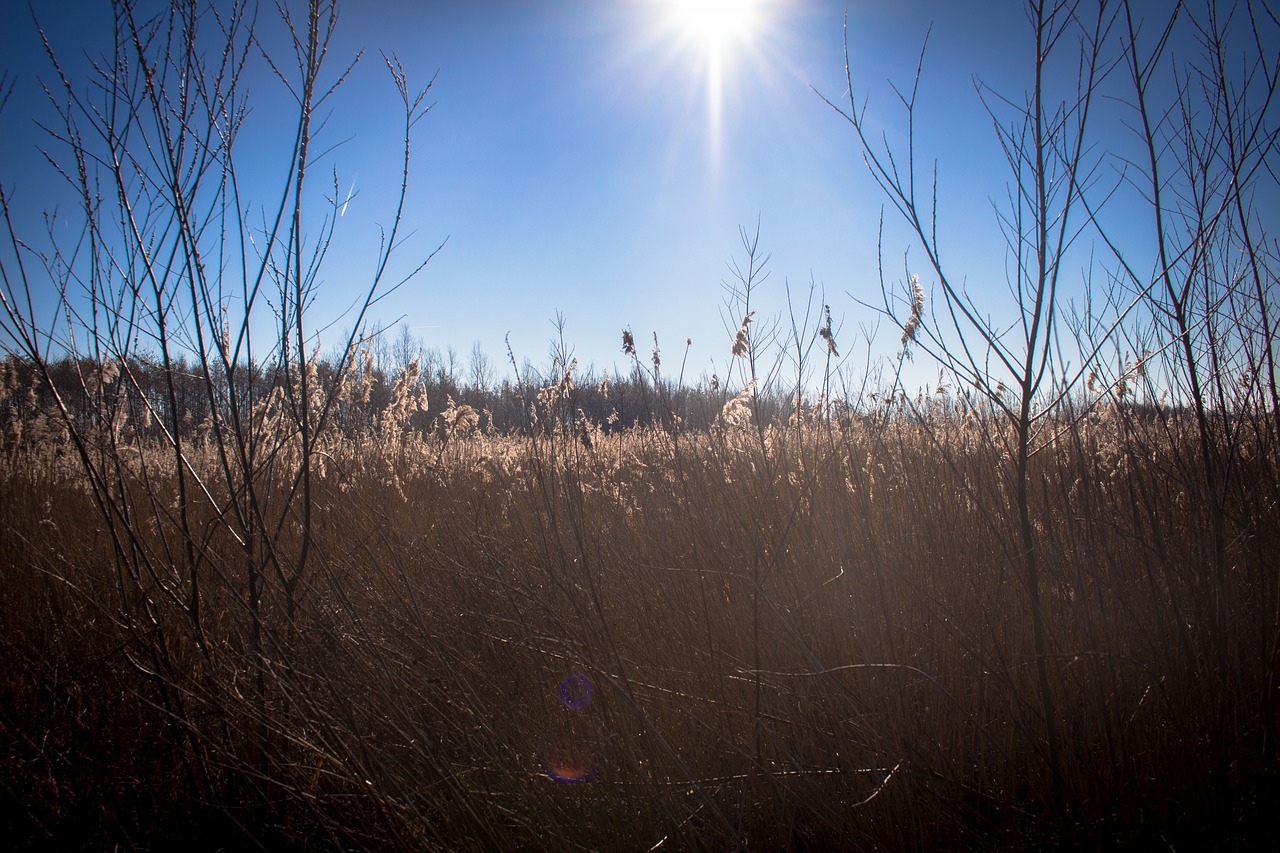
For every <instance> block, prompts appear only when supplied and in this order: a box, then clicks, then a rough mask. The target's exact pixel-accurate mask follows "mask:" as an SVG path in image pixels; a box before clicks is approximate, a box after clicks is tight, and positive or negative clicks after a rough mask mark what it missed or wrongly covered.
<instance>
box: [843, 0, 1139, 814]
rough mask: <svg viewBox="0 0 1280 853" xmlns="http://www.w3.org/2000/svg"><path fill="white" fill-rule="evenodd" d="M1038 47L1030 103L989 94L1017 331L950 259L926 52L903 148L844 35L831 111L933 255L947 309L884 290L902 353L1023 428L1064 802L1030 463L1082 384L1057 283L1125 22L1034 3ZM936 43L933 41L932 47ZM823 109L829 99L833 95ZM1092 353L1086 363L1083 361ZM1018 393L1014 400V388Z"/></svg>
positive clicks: (907, 105) (1050, 711) (906, 94)
mask: <svg viewBox="0 0 1280 853" xmlns="http://www.w3.org/2000/svg"><path fill="white" fill-rule="evenodd" d="M1026 11H1027V18H1028V20H1029V22H1030V26H1031V37H1032V39H1033V41H1034V53H1033V63H1032V67H1031V69H1030V72H1031V75H1032V82H1031V86H1030V88H1029V90H1028V91H1027V93H1026V95H1025V97H1022V98H1015V97H1010V96H1004V95H1000V94H998V93H996V92H994V91H992V90H991V89H989V88H988V87H986V86H985V85H984V84H982V83H979V84H978V94H979V96H980V97H981V99H982V103H983V105H984V106H985V108H986V110H987V112H988V114H989V115H990V117H991V120H992V123H993V126H994V127H995V130H996V138H997V141H998V143H999V145H1000V148H1001V150H1002V152H1003V154H1004V156H1005V160H1006V162H1007V164H1008V168H1009V185H1008V192H1007V195H1006V200H1005V204H1004V205H1003V206H1002V207H1000V208H998V209H997V214H996V216H997V221H998V223H999V226H1000V229H1001V231H1002V233H1003V235H1004V238H1005V242H1006V246H1007V253H1008V258H1009V263H1008V269H1009V272H1008V276H1009V282H1008V284H1009V289H1010V293H1011V296H1012V305H1011V306H1010V307H1011V309H1012V312H1013V315H1014V318H1015V319H1014V321H1013V323H1012V325H1010V326H1008V327H1005V326H1002V325H1000V324H998V323H997V322H996V321H994V320H992V319H991V315H990V313H989V312H988V309H986V308H984V307H983V306H980V305H978V304H977V302H976V301H975V300H974V298H973V297H972V296H971V295H970V294H969V293H968V292H967V291H966V290H965V288H964V286H963V284H961V282H962V281H963V277H961V276H958V275H957V273H956V272H955V271H954V270H953V269H952V268H951V265H950V264H948V263H946V262H944V259H943V251H942V247H941V242H940V239H939V236H938V210H937V165H936V163H935V164H934V166H933V167H932V169H929V170H926V169H922V168H921V164H919V163H918V161H917V155H916V147H915V146H916V123H917V121H918V120H919V118H920V116H919V115H918V111H917V97H918V93H919V85H920V79H921V71H922V68H923V63H924V57H925V51H924V50H923V49H922V50H921V53H920V58H919V62H918V63H917V66H916V74H915V79H914V80H913V82H912V85H911V87H910V88H909V89H907V90H899V89H897V88H895V89H894V92H895V94H896V95H897V97H898V100H899V102H900V103H901V105H902V107H903V108H904V110H905V121H906V134H905V135H906V140H905V143H904V145H905V150H895V149H893V148H891V147H889V146H888V145H887V143H881V142H880V141H878V140H877V138H876V137H877V134H875V133H873V132H872V131H871V129H870V128H869V127H868V125H867V122H866V106H865V104H863V105H861V106H860V105H859V104H858V103H857V102H856V100H855V95H854V92H855V89H854V86H853V77H852V72H851V70H850V68H849V62H848V42H847V37H846V61H845V72H846V82H847V83H848V85H849V101H848V104H847V106H845V107H842V106H837V105H836V104H835V103H832V102H831V101H829V100H827V103H828V104H829V105H830V106H831V107H832V108H833V109H835V110H836V111H837V112H839V113H840V115H841V116H843V118H844V119H845V121H847V122H848V123H849V125H850V126H851V127H852V128H853V130H854V133H855V135H856V137H857V140H858V143H859V148H860V150H861V152H862V155H863V158H864V160H865V162H866V164H867V166H868V168H869V169H870V172H871V175H872V177H873V178H874V180H875V181H876V183H877V184H878V185H879V187H880V189H881V191H882V192H883V194H884V196H885V197H886V198H887V200H888V202H889V205H890V207H892V208H893V210H894V211H895V212H896V213H897V214H898V216H899V217H900V218H901V220H902V221H903V222H904V223H905V224H906V225H907V227H908V230H909V232H910V233H911V236H912V238H913V242H914V245H915V246H916V247H918V248H919V249H920V250H921V251H923V253H924V258H925V264H926V268H927V269H926V274H927V275H931V276H932V277H933V278H934V279H935V280H936V282H937V288H936V291H935V292H936V294H937V295H938V297H939V302H938V304H937V305H935V306H934V308H933V310H932V312H927V311H926V306H925V288H924V286H922V285H921V284H920V283H919V280H918V276H917V275H914V274H913V275H910V276H909V281H908V287H907V293H906V296H905V298H904V299H903V300H902V301H899V300H898V299H897V298H895V297H894V296H893V295H892V294H891V293H890V291H889V289H888V288H887V286H886V285H885V284H884V282H883V264H882V292H883V294H884V308H883V310H884V311H885V313H886V314H887V315H888V316H890V317H891V318H893V319H894V321H895V322H896V323H897V324H898V326H899V328H901V330H902V345H903V352H904V354H905V353H906V352H907V351H908V350H907V348H908V347H911V346H915V347H918V348H920V349H922V350H924V351H925V352H926V353H928V354H929V355H930V356H932V357H933V358H935V359H936V360H937V361H938V362H939V363H941V364H942V365H943V366H944V367H945V368H946V369H947V370H948V371H950V372H951V373H952V374H954V375H955V377H956V378H957V379H958V380H960V381H961V382H962V383H963V384H964V385H965V386H967V387H973V388H975V389H976V390H977V391H978V393H979V394H980V395H982V396H983V397H984V398H985V399H986V400H987V401H988V402H989V404H990V405H992V406H993V407H994V408H995V409H996V410H997V411H999V412H1001V413H1003V415H1004V417H1005V419H1006V420H1007V422H1008V424H1009V426H1010V427H1011V432H1012V436H1013V438H1012V444H1011V446H1010V447H1009V449H1008V451H1009V452H1008V454H1007V459H1008V467H1007V471H1006V475H1007V477H1008V479H1009V487H1010V491H1011V494H1012V495H1013V512H1014V514H1015V516H1016V518H1014V519H1012V521H1013V522H1014V529H1015V530H1016V534H1015V542H1016V544H1015V545H1014V547H1013V548H1012V556H1013V558H1014V559H1015V560H1016V562H1017V563H1019V564H1020V566H1021V577H1022V581H1023V584H1024V586H1025V589H1026V593H1027V604H1028V611H1029V615H1030V617H1031V622H1032V633H1033V638H1034V644H1035V666H1036V674H1037V682H1038V685H1039V694H1040V704H1041V709H1040V710H1041V715H1042V718H1043V734H1044V744H1045V761H1046V765H1047V769H1048V771H1049V773H1050V776H1051V778H1052V780H1053V787H1054V791H1055V793H1056V794H1057V795H1058V799H1059V801H1063V800H1062V796H1063V795H1065V794H1066V793H1067V792H1066V791H1065V790H1063V786H1064V782H1063V777H1062V773H1061V767H1060V759H1059V754H1060V751H1061V742H1060V738H1061V736H1060V733H1059V722H1058V711H1057V708H1056V700H1055V695H1054V690H1053V688H1052V685H1051V680H1050V676H1049V659H1050V655H1051V654H1052V648H1053V640H1052V637H1051V636H1050V631H1049V627H1048V625H1047V624H1046V622H1045V617H1044V607H1043V594H1042V579H1041V576H1040V563H1039V561H1038V560H1037V550H1038V545H1037V536H1036V530H1035V524H1034V520H1033V518H1032V512H1031V499H1030V492H1029V490H1030V487H1031V481H1030V478H1029V475H1028V463H1029V461H1030V459H1031V456H1032V453H1033V452H1034V450H1035V447H1036V444H1037V436H1038V433H1039V431H1040V430H1042V429H1043V428H1044V423H1045V421H1046V419H1047V417H1048V416H1049V415H1050V414H1051V413H1052V412H1053V411H1054V409H1055V406H1056V403H1057V401H1058V400H1059V399H1061V395H1062V394H1063V393H1065V391H1066V389H1069V388H1070V387H1071V385H1072V384H1073V383H1074V381H1075V379H1076V378H1078V377H1079V370H1078V369H1077V371H1076V373H1075V374H1074V376H1068V375H1066V368H1065V365H1064V364H1062V363H1060V362H1059V359H1058V357H1057V355H1056V352H1057V350H1056V348H1055V344H1056V342H1057V338H1058V334H1059V330H1058V325H1059V299H1060V297H1059V285H1060V281H1061V279H1062V276H1063V275H1064V273H1066V268H1065V266H1066V264H1067V262H1068V255H1069V253H1070V251H1071V249H1072V246H1073V244H1074V243H1075V242H1076V240H1077V238H1078V237H1079V236H1080V233H1081V230H1082V229H1083V228H1086V227H1088V225H1089V222H1090V219H1089V216H1088V215H1087V213H1088V212H1087V209H1086V208H1085V206H1084V204H1083V202H1082V194H1083V193H1084V192H1085V191H1087V190H1088V189H1089V188H1090V186H1091V185H1092V184H1093V182H1094V179H1095V173H1096V169H1097V164H1098V156H1097V155H1096V154H1093V155H1091V154H1090V147H1091V138H1090V134H1091V132H1092V127H1091V122H1090V119H1091V115H1092V107H1093V106H1094V102H1095V100H1096V98H1097V92H1098V88H1099V86H1100V83H1101V81H1102V79H1103V77H1104V76H1105V75H1106V73H1107V71H1108V65H1107V63H1106V62H1105V61H1104V58H1103V46H1104V43H1105V41H1106V38H1107V35H1108V31H1109V29H1110V27H1111V25H1112V23H1113V21H1114V13H1113V12H1111V11H1110V10H1108V9H1107V7H1106V4H1105V3H1098V4H1084V3H1079V2H1051V3H1046V2H1042V0H1032V2H1029V3H1028V4H1027V6H1026ZM926 44H927V39H926ZM1073 48H1074V53H1075V57H1074V61H1075V63H1076V64H1075V65H1074V66H1073V67H1078V68H1079V76H1078V78H1077V79H1076V80H1075V81H1074V83H1075V85H1074V86H1073V89H1072V90H1071V91H1068V92H1065V93H1063V94H1056V93H1055V92H1054V91H1052V83H1051V79H1052V78H1051V75H1050V71H1049V69H1050V67H1051V66H1052V65H1054V64H1056V63H1058V62H1059V61H1061V59H1060V57H1061V55H1062V54H1068V53H1071V52H1072V51H1073ZM824 100H826V99H825V98H824ZM1093 355H1094V354H1090V353H1086V354H1085V356H1084V358H1085V360H1086V361H1087V360H1090V359H1092V357H1093ZM1006 387H1007V388H1010V389H1012V391H1013V394H1012V395H1011V396H1009V395H1007V394H1006V392H1005V389H1006Z"/></svg>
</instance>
